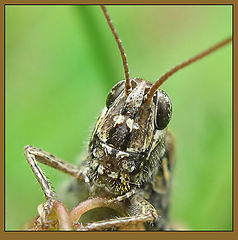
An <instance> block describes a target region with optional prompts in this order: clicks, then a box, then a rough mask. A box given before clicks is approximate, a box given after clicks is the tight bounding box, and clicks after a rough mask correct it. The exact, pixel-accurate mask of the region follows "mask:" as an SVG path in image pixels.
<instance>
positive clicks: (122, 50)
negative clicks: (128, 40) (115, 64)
mask: <svg viewBox="0 0 238 240" xmlns="http://www.w3.org/2000/svg"><path fill="white" fill-rule="evenodd" d="M101 8H102V10H103V13H104V15H105V17H106V19H107V23H108V25H109V27H110V29H111V31H112V33H113V36H114V37H115V39H116V42H117V45H118V47H119V50H120V53H121V57H122V61H123V67H124V71H125V77H126V84H125V91H126V95H129V93H130V89H131V81H130V76H129V68H128V63H127V59H126V53H125V50H124V47H123V45H122V42H121V40H120V38H119V36H118V34H117V31H116V29H115V27H114V26H113V24H112V20H111V18H110V16H109V14H108V12H107V9H106V7H105V6H104V5H101Z"/></svg>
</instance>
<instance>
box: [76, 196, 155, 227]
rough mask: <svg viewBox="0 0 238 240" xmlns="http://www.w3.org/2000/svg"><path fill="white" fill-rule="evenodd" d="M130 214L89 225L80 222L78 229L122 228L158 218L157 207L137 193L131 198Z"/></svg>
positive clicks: (151, 221)
mask: <svg viewBox="0 0 238 240" xmlns="http://www.w3.org/2000/svg"><path fill="white" fill-rule="evenodd" d="M128 214H129V215H131V216H128V217H120V218H116V219H109V220H103V221H98V222H94V223H88V224H87V225H84V226H83V225H81V224H79V228H78V229H77V230H78V231H95V230H105V229H111V228H115V227H117V228H120V227H124V226H125V227H127V226H130V225H137V224H142V223H146V222H150V223H153V222H155V221H156V220H157V219H158V214H157V211H156V209H155V208H154V207H153V206H152V205H151V204H150V203H149V202H147V201H146V200H145V199H143V198H142V197H140V196H137V195H135V196H134V197H132V198H131V199H130V205H129V208H128Z"/></svg>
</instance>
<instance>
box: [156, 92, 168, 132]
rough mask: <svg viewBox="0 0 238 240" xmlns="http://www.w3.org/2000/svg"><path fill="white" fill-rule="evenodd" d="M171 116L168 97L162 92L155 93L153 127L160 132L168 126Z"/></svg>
mask: <svg viewBox="0 0 238 240" xmlns="http://www.w3.org/2000/svg"><path fill="white" fill-rule="evenodd" d="M171 115H172V104H171V101H170V99H169V97H168V95H167V94H166V93H165V92H164V91H163V90H160V89H159V90H158V91H157V99H156V112H155V127H156V128H157V129H159V130H162V129H164V128H166V127H167V125H168V124H169V121H170V118H171Z"/></svg>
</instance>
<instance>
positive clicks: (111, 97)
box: [106, 80, 125, 108]
mask: <svg viewBox="0 0 238 240" xmlns="http://www.w3.org/2000/svg"><path fill="white" fill-rule="evenodd" d="M124 89H125V80H123V81H120V82H118V83H117V84H116V85H115V86H114V87H113V88H112V90H111V91H110V93H109V94H108V96H107V100H106V107H107V108H110V106H111V105H112V104H113V102H114V101H115V100H116V99H117V97H118V96H119V95H120V94H121V93H122V91H123V90H124Z"/></svg>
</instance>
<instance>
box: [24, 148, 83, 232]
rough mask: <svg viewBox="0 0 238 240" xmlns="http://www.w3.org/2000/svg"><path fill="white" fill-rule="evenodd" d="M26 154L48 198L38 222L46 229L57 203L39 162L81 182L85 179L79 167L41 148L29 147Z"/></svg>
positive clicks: (25, 151) (25, 149) (25, 150)
mask: <svg viewBox="0 0 238 240" xmlns="http://www.w3.org/2000/svg"><path fill="white" fill-rule="evenodd" d="M24 154H25V156H26V159H27V162H28V163H29V165H30V167H31V169H32V171H33V173H34V174H35V177H36V179H37V180H38V182H39V184H40V186H41V188H42V190H43V192H44V194H45V197H46V203H45V204H44V208H43V212H42V215H41V218H40V219H39V220H38V223H39V225H44V227H45V228H47V217H48V216H49V214H50V213H51V211H52V208H53V205H54V202H55V194H54V191H53V189H52V187H51V185H50V183H49V181H48V179H47V177H46V175H45V174H44V172H43V171H42V170H41V168H40V167H39V165H38V162H40V163H43V164H45V165H48V166H50V167H53V168H56V169H58V170H60V171H62V172H64V173H67V174H69V175H71V176H73V177H75V178H77V179H78V180H81V181H84V180H85V177H84V174H83V172H82V171H80V170H79V169H78V167H76V166H74V165H72V164H70V163H67V162H66V161H64V160H62V159H60V158H58V157H56V156H54V155H52V154H50V153H48V152H45V151H43V150H42V149H40V148H36V147H32V146H29V145H28V146H26V147H25V148H24Z"/></svg>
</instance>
